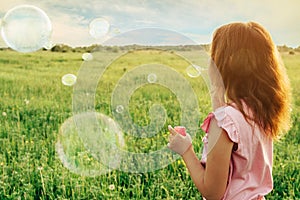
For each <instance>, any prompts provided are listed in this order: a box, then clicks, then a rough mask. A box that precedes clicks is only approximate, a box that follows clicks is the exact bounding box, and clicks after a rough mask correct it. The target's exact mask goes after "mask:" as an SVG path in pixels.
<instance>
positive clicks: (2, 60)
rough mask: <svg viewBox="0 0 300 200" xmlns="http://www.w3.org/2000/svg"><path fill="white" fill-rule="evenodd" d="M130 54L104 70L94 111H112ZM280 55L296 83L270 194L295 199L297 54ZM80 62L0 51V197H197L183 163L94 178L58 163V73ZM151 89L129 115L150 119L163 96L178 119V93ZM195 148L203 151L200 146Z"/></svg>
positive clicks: (66, 101)
mask: <svg viewBox="0 0 300 200" xmlns="http://www.w3.org/2000/svg"><path fill="white" fill-rule="evenodd" d="M186 53H191V54H193V52H186ZM129 56H130V55H129ZM163 56H164V60H163V59H160V60H159V62H166V63H165V64H166V65H172V66H174V65H176V63H177V61H178V60H176V59H177V58H176V57H172V55H171V54H166V55H163ZM158 58H159V57H158ZM128 59H129V58H128ZM128 59H127V60H122V59H120V60H119V62H118V65H117V66H115V67H113V68H112V69H115V70H113V71H109V70H108V71H107V74H105V75H104V76H103V78H104V80H103V82H101V80H100V82H99V85H101V87H100V86H99V87H98V88H97V93H96V96H95V99H96V100H95V109H96V110H97V111H99V112H102V113H105V114H107V115H110V109H111V107H110V99H109V97H110V93H111V91H112V89H113V85H114V84H115V83H116V82H117V80H118V77H116V76H120V75H121V74H122V73H126V72H128V70H130V67H131V66H132V65H131V64H132V63H131V64H130V61H129V60H130V59H129V60H128ZM133 59H134V58H133ZM156 59H157V57H156ZM162 60H163V61H162ZM283 60H284V62H285V64H286V67H287V70H288V74H289V77H290V79H291V83H292V87H293V96H294V107H293V113H292V120H293V126H292V128H291V130H290V131H289V133H287V135H286V136H285V138H283V139H282V140H281V141H279V142H276V143H275V145H274V170H273V176H274V190H273V191H272V192H271V194H269V195H268V196H267V199H299V198H300V191H299V185H300V178H299V177H300V175H299V166H300V165H299V164H300V163H299V159H300V154H299V148H300V145H299V142H300V136H299V132H300V121H299V120H300V110H299V108H300V102H299V96H300V94H299V91H300V88H299V87H300V86H299V83H300V77H299V75H298V74H299V73H298V72H300V55H299V54H295V55H288V54H283ZM134 62H137V63H139V64H142V63H143V62H145V63H147V62H150V61H149V60H143V59H140V60H137V61H134ZM180 62H183V61H180ZM81 64H82V60H81V53H54V52H43V51H40V52H35V53H30V54H20V53H17V52H13V51H0V94H1V96H0V152H1V153H0V170H1V172H0V173H1V178H0V199H201V195H200V193H199V192H198V191H197V189H196V188H195V186H194V185H193V182H192V181H191V179H190V177H189V175H188V172H187V170H186V168H185V166H184V164H183V162H182V160H177V161H176V162H174V163H172V164H170V165H169V166H167V167H166V168H163V169H160V170H156V171H153V172H147V173H126V172H122V171H118V170H113V171H111V172H109V173H107V174H102V175H99V176H95V177H88V176H81V175H78V174H75V173H72V172H70V171H69V170H68V169H66V168H65V167H64V166H63V164H62V162H61V161H60V159H59V157H58V155H57V152H56V149H55V144H56V142H57V139H58V137H59V129H60V127H61V125H62V124H63V123H64V122H65V121H66V120H67V119H68V118H69V117H71V116H72V115H73V113H72V94H73V90H72V87H67V86H64V85H63V84H62V83H61V77H62V76H63V75H64V74H67V73H73V74H77V72H78V70H79V69H80V67H81ZM177 64H178V63H177ZM179 65H185V64H184V62H183V63H181V64H179ZM117 69H118V70H117ZM182 69H184V68H182ZM117 72H119V74H118V73H117ZM186 78H187V79H188V77H186ZM191 84H192V86H193V87H194V89H195V90H196V91H197V92H198V93H201V94H205V92H203V91H204V90H205V89H203V88H197V84H198V83H197V82H194V83H193V80H191ZM156 87H157V86H153V87H146V86H145V87H143V88H141V89H139V90H137V92H136V93H134V94H133V96H132V100H131V105H130V110H131V115H132V117H133V118H134V119H137V121H136V123H140V124H147V123H148V120H149V119H148V118H147V117H145V116H147V115H148V114H147V111H148V109H149V106H150V104H152V103H153V102H154V103H155V102H159V101H163V103H164V106H165V107H167V108H171V110H174V113H171V115H173V118H170V119H167V120H168V123H172V122H174V123H176V122H178V121H179V118H180V116H179V112H180V109H179V108H180V107H179V105H178V103H176V96H174V94H172V93H171V92H170V91H168V90H167V89H162V88H156ZM201 91H202V92H201ZM205 98H206V97H200V96H198V101H199V102H200V103H199V104H201V105H205V106H204V107H203V109H204V111H203V113H206V112H208V111H209V109H210V104H209V101H206V100H205ZM201 116H202V115H201ZM202 117H204V116H202ZM201 120H202V119H199V121H201ZM161 134H162V137H161V141H160V144H159V145H157V146H156V147H155V148H161V146H162V145H164V142H166V141H167V136H166V133H164V132H163V131H162V133H161ZM201 134H203V133H202V132H200V131H199V132H198V133H197V136H196V138H195V141H200V139H201V136H202V135H201ZM127 140H128V141H129V142H130V143H131V144H132V146H136V147H139V149H135V148H133V149H131V150H132V151H136V152H139V151H146V152H147V151H151V150H152V149H151V148H153V147H152V146H151V145H150V144H154V143H153V141H152V143H151V141H146V142H145V141H142V140H138V141H135V140H134V139H132V138H130V137H129V136H128V137H127ZM195 141H194V142H195ZM195 143H197V142H195ZM199 143H200V142H199ZM195 145H196V149H197V150H199V151H200V146H199V145H198V146H197V144H195Z"/></svg>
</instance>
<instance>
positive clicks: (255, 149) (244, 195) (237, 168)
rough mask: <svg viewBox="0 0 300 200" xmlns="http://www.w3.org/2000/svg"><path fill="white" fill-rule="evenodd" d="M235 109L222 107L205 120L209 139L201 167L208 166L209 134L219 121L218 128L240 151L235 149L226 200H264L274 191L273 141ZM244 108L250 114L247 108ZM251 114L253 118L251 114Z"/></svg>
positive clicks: (206, 138) (205, 145) (206, 139)
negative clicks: (222, 130) (210, 127)
mask: <svg viewBox="0 0 300 200" xmlns="http://www.w3.org/2000/svg"><path fill="white" fill-rule="evenodd" d="M233 106H234V105H233ZM233 106H224V107H220V108H218V109H216V111H215V112H213V113H211V114H209V115H208V117H207V118H206V119H205V120H204V122H203V125H202V126H201V127H202V129H203V130H204V131H205V132H206V135H205V136H204V138H203V143H204V146H203V152H202V159H201V163H202V164H205V163H206V156H207V152H206V151H207V143H208V138H209V136H208V134H207V132H208V128H209V124H210V120H211V118H213V117H215V119H216V120H217V123H218V126H219V127H221V128H223V129H224V130H225V131H226V133H227V134H228V137H229V138H230V140H231V141H232V142H234V143H235V145H234V147H236V148H237V149H235V148H234V150H233V151H232V154H231V160H230V171H229V177H228V183H227V188H226V191H225V194H224V196H223V198H222V199H223V200H252V199H264V196H265V195H266V194H268V193H269V192H271V190H272V188H273V179H272V159H273V158H272V157H273V143H272V139H271V138H268V137H265V134H264V133H263V132H262V131H263V130H261V129H260V128H259V127H258V126H257V125H256V124H254V123H252V124H251V125H250V124H249V123H248V122H247V121H246V120H245V118H244V116H243V114H242V113H241V112H240V111H239V110H238V109H236V108H235V107H233ZM244 108H245V110H244V111H245V112H246V113H247V110H248V109H247V107H246V106H244ZM248 113H250V114H251V112H249V110H248Z"/></svg>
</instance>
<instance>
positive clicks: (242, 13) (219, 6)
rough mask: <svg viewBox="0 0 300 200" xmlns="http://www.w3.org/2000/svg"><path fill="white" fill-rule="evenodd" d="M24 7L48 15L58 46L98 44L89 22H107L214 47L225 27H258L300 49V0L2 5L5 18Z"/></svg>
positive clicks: (55, 0)
mask: <svg viewBox="0 0 300 200" xmlns="http://www.w3.org/2000/svg"><path fill="white" fill-rule="evenodd" d="M24 3H28V4H34V5H36V6H38V7H40V8H41V9H43V10H44V11H45V12H46V13H47V14H48V15H49V17H50V19H51V21H52V23H53V28H54V31H53V40H54V42H64V43H67V44H72V45H74V46H77V45H84V44H85V45H89V44H91V43H93V42H94V40H93V39H92V38H91V37H90V36H89V35H88V30H87V29H88V24H89V22H90V21H91V20H92V19H93V18H98V17H104V18H106V19H107V20H108V21H109V22H110V23H111V25H112V26H113V27H114V28H117V29H119V30H120V31H121V32H124V31H128V30H132V29H136V28H145V27H157V28H162V29H171V30H174V31H177V32H179V33H183V34H186V35H188V36H189V37H191V38H192V39H194V40H195V41H200V42H201V41H203V43H208V42H210V39H211V35H212V33H213V31H214V30H215V29H216V28H217V27H218V26H220V25H222V24H226V23H229V22H232V21H257V22H259V23H261V24H262V25H263V26H265V27H266V28H267V29H268V30H269V31H270V33H271V35H272V36H273V38H274V41H275V43H277V44H287V45H290V46H294V47H296V46H299V45H300V37H299V35H300V22H298V19H300V12H298V9H299V8H300V1H298V0H289V1H282V0H265V1H261V0H253V1H240V0H224V1H219V0H177V1H173V0H164V1H150V0H149V1H147V0H131V1H123V0H110V1H96V0H88V1H79V0H64V1H60V0H52V1H51V0H44V1H38V0H10V1H4V2H0V14H4V13H5V12H6V11H7V10H8V9H9V8H12V7H13V6H14V5H17V4H24ZM204 40H205V41H204ZM0 44H1V41H0Z"/></svg>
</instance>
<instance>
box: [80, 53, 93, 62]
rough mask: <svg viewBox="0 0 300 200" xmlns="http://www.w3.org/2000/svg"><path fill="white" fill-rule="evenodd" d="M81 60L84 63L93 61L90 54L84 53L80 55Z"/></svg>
mask: <svg viewBox="0 0 300 200" xmlns="http://www.w3.org/2000/svg"><path fill="white" fill-rule="evenodd" d="M82 60H84V61H90V60H93V55H92V54H91V53H84V54H82Z"/></svg>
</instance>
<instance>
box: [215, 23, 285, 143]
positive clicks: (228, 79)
mask: <svg viewBox="0 0 300 200" xmlns="http://www.w3.org/2000/svg"><path fill="white" fill-rule="evenodd" d="M211 57H212V60H213V61H214V63H215V64H216V66H217V68H218V69H219V71H220V74H221V76H222V78H223V82H224V87H225V94H226V97H227V98H228V99H229V100H231V101H233V102H234V103H236V105H237V107H238V109H239V110H240V111H241V112H242V113H243V115H244V116H245V117H246V119H247V120H253V121H255V122H256V123H257V124H259V125H260V126H261V127H262V128H263V129H264V130H265V134H267V135H268V136H270V137H272V138H276V137H277V136H278V135H279V134H280V133H281V132H283V131H287V130H288V129H289V126H290V102H291V95H290V84H289V80H288V77H287V74H286V71H285V67H284V65H283V63H282V62H281V60H280V56H279V53H278V52H277V48H276V47H275V45H274V43H273V41H272V38H271V36H270V34H269V33H268V32H267V31H266V30H265V29H264V28H263V27H262V26H261V25H259V24H257V23H255V22H249V23H231V24H227V25H224V26H221V27H220V28H218V29H217V30H216V31H215V33H214V36H213V41H212V46H211ZM243 102H244V103H246V104H247V106H248V107H249V108H250V109H251V111H252V113H253V116H248V115H246V113H245V112H244V110H243Z"/></svg>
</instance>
